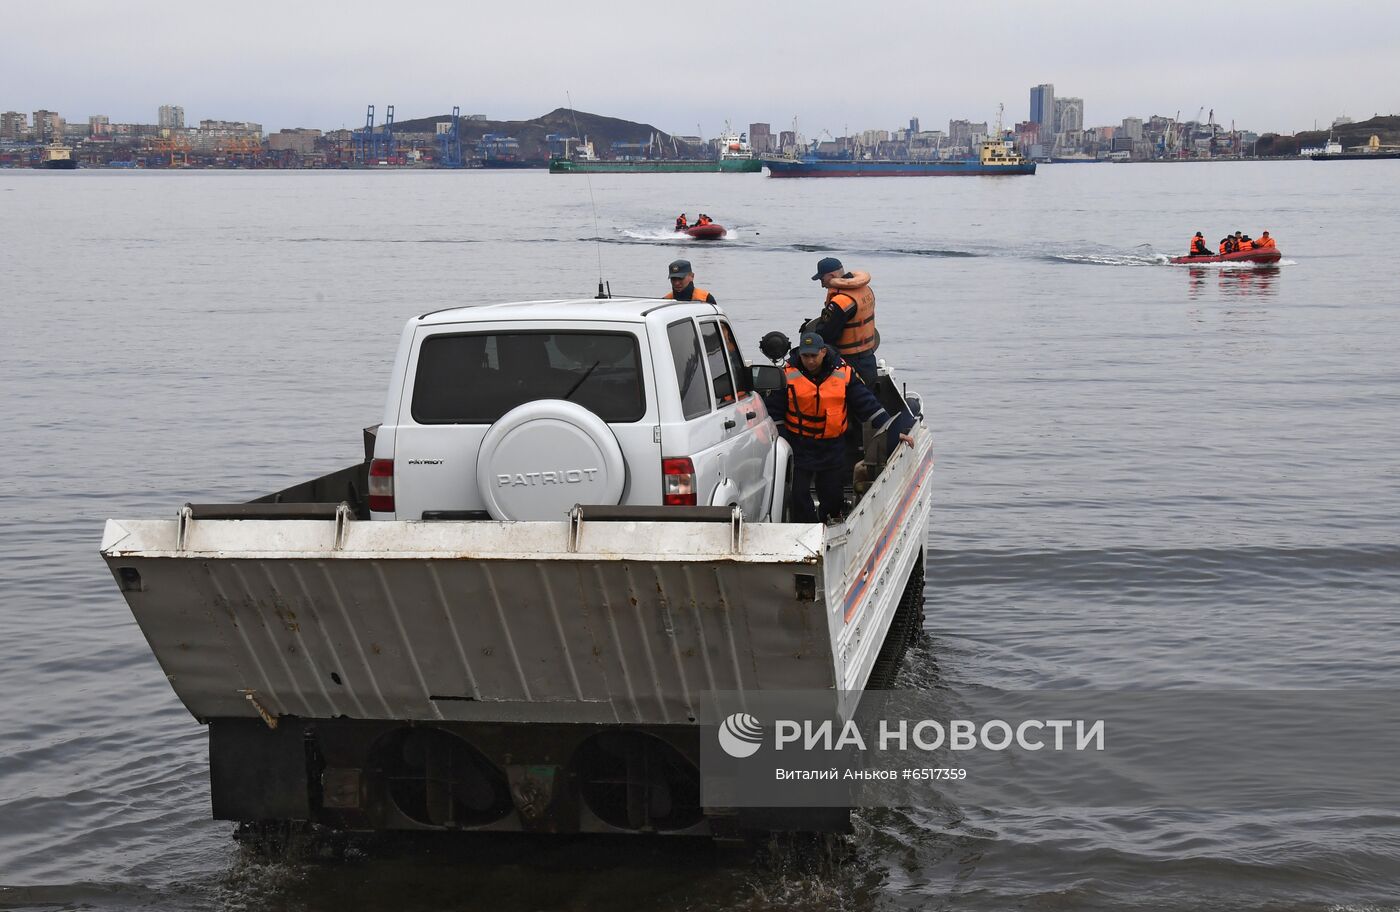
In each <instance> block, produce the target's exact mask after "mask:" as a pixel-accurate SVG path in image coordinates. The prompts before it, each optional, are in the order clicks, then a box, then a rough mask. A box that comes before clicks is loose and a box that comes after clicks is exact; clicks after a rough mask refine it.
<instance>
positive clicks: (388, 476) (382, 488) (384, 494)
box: [369, 459, 394, 513]
mask: <svg viewBox="0 0 1400 912" xmlns="http://www.w3.org/2000/svg"><path fill="white" fill-rule="evenodd" d="M369 508H370V511H371V512H374V513H392V512H394V460H392V459H372V460H370V463H369Z"/></svg>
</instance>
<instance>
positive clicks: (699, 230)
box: [676, 222, 725, 241]
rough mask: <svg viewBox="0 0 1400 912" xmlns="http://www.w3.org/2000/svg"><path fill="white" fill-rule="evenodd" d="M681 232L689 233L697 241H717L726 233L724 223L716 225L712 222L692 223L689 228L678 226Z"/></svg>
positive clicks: (678, 231) (678, 230) (677, 230)
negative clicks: (705, 223)
mask: <svg viewBox="0 0 1400 912" xmlns="http://www.w3.org/2000/svg"><path fill="white" fill-rule="evenodd" d="M676 232H677V233H679V234H688V235H690V236H691V237H693V238H695V239H696V240H697V241H717V240H719V239H720V238H722V237H724V235H725V228H724V226H723V225H716V224H715V223H714V222H710V223H709V224H707V225H691V226H690V227H689V228H677V229H676Z"/></svg>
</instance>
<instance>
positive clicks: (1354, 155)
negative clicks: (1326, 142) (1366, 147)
mask: <svg viewBox="0 0 1400 912" xmlns="http://www.w3.org/2000/svg"><path fill="white" fill-rule="evenodd" d="M1308 158H1311V159H1312V160H1313V161H1315V162H1325V161H1360V160H1362V159H1372V158H1390V159H1396V158H1400V152H1333V153H1327V152H1319V153H1317V154H1316V155H1309V156H1308Z"/></svg>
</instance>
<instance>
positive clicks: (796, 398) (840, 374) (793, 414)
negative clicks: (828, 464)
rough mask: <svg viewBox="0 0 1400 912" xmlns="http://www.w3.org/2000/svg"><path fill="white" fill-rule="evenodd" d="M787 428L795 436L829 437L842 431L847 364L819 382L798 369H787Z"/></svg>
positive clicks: (837, 435) (831, 437)
mask: <svg viewBox="0 0 1400 912" xmlns="http://www.w3.org/2000/svg"><path fill="white" fill-rule="evenodd" d="M786 373H787V399H788V407H787V417H786V418H785V419H784V424H785V425H786V426H787V429H788V430H789V431H791V432H792V433H794V434H796V435H797V436H799V437H809V438H812V439H813V440H831V439H833V438H836V437H840V436H841V435H842V434H844V433H846V386H847V385H848V384H849V383H850V382H851V367H850V365H848V364H843V365H841V366H840V367H838V368H836V369H835V370H833V371H832V372H831V373H830V374H829V375H827V377H826V379H825V380H823V381H822V382H821V383H820V384H818V383H814V382H813V381H812V378H811V377H808V376H807V375H806V374H804V373H802V371H800V370H798V369H797V368H795V367H793V366H792V365H788V368H787V372H786Z"/></svg>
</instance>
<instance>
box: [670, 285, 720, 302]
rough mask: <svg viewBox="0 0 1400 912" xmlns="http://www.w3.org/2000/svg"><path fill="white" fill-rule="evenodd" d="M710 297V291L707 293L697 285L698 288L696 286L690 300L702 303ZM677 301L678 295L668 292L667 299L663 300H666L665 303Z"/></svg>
mask: <svg viewBox="0 0 1400 912" xmlns="http://www.w3.org/2000/svg"><path fill="white" fill-rule="evenodd" d="M709 296H710V293H709V292H708V291H706V290H705V289H703V288H701V287H700V286H699V285H696V286H694V291H692V292H691V293H690V300H692V301H701V302H703V301H704V300H705V299H706V298H708V297H709ZM675 299H676V293H675V292H674V291H668V292H666V297H665V298H663V299H662V300H665V301H674V300H675Z"/></svg>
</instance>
